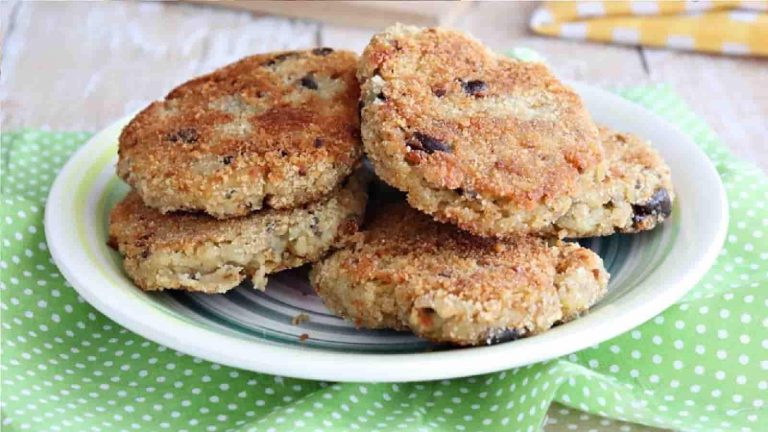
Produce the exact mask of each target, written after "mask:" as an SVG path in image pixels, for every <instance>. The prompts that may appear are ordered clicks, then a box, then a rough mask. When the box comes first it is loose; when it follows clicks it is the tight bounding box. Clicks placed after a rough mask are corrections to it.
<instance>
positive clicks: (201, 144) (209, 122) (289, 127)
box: [117, 48, 362, 218]
mask: <svg viewBox="0 0 768 432" xmlns="http://www.w3.org/2000/svg"><path fill="white" fill-rule="evenodd" d="M356 65H357V56H356V55H355V54H354V53H351V52H347V51H333V50H332V49H330V48H318V49H314V50H311V51H289V52H281V53H272V54H262V55H256V56H252V57H247V58H245V59H242V60H240V61H238V62H236V63H233V64H231V65H228V66H225V67H223V68H221V69H219V70H217V71H215V72H213V73H211V74H209V75H205V76H202V77H200V78H196V79H193V80H191V81H189V82H187V83H185V84H183V85H181V86H180V87H177V88H175V89H174V90H173V91H171V92H170V93H169V94H168V96H166V98H165V100H163V101H160V102H154V103H152V104H151V105H150V106H149V107H147V108H146V109H145V110H143V111H142V112H141V113H139V114H138V115H137V116H136V117H135V118H134V119H133V120H132V121H131V122H130V123H129V124H128V126H126V127H125V129H123V132H122V134H121V135H120V150H119V153H120V159H119V162H118V164H117V171H118V175H119V176H120V177H122V178H123V179H124V180H125V181H126V182H127V183H128V184H130V185H131V186H132V187H133V188H134V189H135V190H136V192H138V194H139V195H140V196H141V197H142V199H143V200H144V202H145V203H146V204H147V205H148V206H150V207H154V208H157V209H159V210H160V211H162V212H164V213H165V212H168V211H175V210H195V211H205V212H207V213H208V214H210V215H212V216H214V217H217V218H227V217H233V216H242V215H245V214H247V213H249V212H251V211H252V210H257V209H261V208H262V207H264V206H268V207H271V208H277V209H286V208H295V207H298V206H301V205H303V204H306V203H310V202H313V201H317V200H318V199H320V198H321V197H323V196H324V195H326V194H328V193H329V192H331V191H332V190H333V189H334V188H336V186H337V185H338V184H339V183H340V182H341V181H342V180H343V179H344V178H345V177H346V176H347V175H349V173H350V172H351V171H352V169H353V168H354V166H355V165H356V164H357V163H358V162H359V160H360V158H361V157H362V146H361V144H360V136H359V115H358V108H357V103H358V98H359V86H358V83H357V80H356V79H355V68H356Z"/></svg>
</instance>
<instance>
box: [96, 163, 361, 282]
mask: <svg viewBox="0 0 768 432" xmlns="http://www.w3.org/2000/svg"><path fill="white" fill-rule="evenodd" d="M365 178H366V176H364V175H362V174H354V175H353V176H352V177H351V178H350V179H349V180H348V181H347V183H346V185H344V186H341V187H339V188H338V189H337V190H336V191H334V192H332V193H331V194H330V195H329V196H328V198H326V199H325V200H323V201H320V202H317V203H313V204H309V205H307V206H304V207H302V208H298V209H292V210H276V209H268V210H263V211H260V212H256V213H252V214H250V215H248V216H243V217H239V218H231V219H227V220H218V219H215V218H212V217H210V216H208V215H206V214H202V213H197V214H193V213H167V214H163V213H161V212H160V211H158V210H156V209H153V208H150V207H147V206H146V205H144V203H143V202H142V201H141V197H140V196H139V195H138V194H137V193H135V192H131V193H129V194H128V196H126V197H125V199H124V200H123V201H122V202H120V203H119V204H118V205H117V206H116V207H115V208H114V209H113V210H112V214H111V217H110V226H109V234H110V244H111V245H112V246H113V247H115V248H116V249H117V250H118V251H119V252H120V253H121V254H122V255H123V256H124V261H123V266H124V268H125V271H126V273H128V275H129V276H130V277H131V279H133V281H134V282H135V283H136V285H138V286H139V287H140V288H141V289H144V290H146V291H158V290H165V289H182V290H187V291H199V292H205V293H222V292H225V291H227V290H229V289H231V288H234V287H236V286H237V285H239V284H240V283H241V282H242V281H243V280H244V279H245V278H246V277H250V278H251V279H252V281H253V285H254V287H256V288H258V289H264V287H265V286H266V284H267V278H266V276H267V275H268V274H270V273H275V272H278V271H280V270H284V269H289V268H292V267H298V266H300V265H302V264H305V263H308V262H313V261H316V260H318V259H320V258H321V257H322V256H323V254H325V253H326V252H327V251H328V250H329V249H331V248H332V247H333V246H334V245H336V244H339V243H340V242H343V241H344V239H345V238H347V237H348V236H350V235H352V234H354V233H355V232H356V231H357V227H358V224H359V223H360V221H361V218H362V216H363V212H364V210H365V203H366V198H367V194H366V191H365V183H366V180H365Z"/></svg>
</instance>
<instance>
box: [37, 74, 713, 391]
mask: <svg viewBox="0 0 768 432" xmlns="http://www.w3.org/2000/svg"><path fill="white" fill-rule="evenodd" d="M568 84H569V85H571V86H572V87H574V89H575V90H576V91H577V93H579V94H580V95H582V96H584V95H585V94H588V95H591V97H599V98H602V99H605V100H607V101H608V103H612V104H619V105H624V108H623V109H625V110H630V111H632V110H634V111H635V112H636V113H638V116H640V117H646V118H648V119H651V120H652V121H653V123H654V124H656V125H658V126H659V127H660V128H662V129H665V131H664V134H667V135H668V134H673V135H676V136H677V137H678V138H679V140H680V141H681V143H679V144H678V145H680V146H682V147H684V148H685V150H686V151H687V152H688V153H689V154H691V153H692V154H695V155H696V156H695V157H694V156H693V155H691V157H694V158H697V159H699V160H698V162H699V163H700V164H701V168H702V169H704V170H706V171H708V174H709V175H708V176H707V181H709V182H710V183H713V184H712V185H709V186H714V187H715V189H716V190H715V191H711V190H710V191H708V193H709V196H710V198H714V199H712V201H713V202H717V203H720V205H719V206H710V207H713V208H714V207H718V210H719V212H718V213H716V217H717V222H718V224H717V225H716V226H715V228H714V231H713V232H712V233H710V234H711V238H710V241H709V243H707V247H706V249H704V250H702V251H700V254H699V256H698V259H697V260H696V261H695V262H694V263H693V264H692V265H691V266H690V268H688V269H687V270H686V271H682V272H680V273H677V274H675V275H674V277H670V278H669V279H667V280H665V281H664V282H665V283H664V284H663V285H660V286H657V287H655V289H654V290H653V292H654V293H655V295H654V297H653V299H652V301H650V300H646V301H640V300H639V299H637V298H633V296H627V297H630V298H626V299H619V300H617V302H618V303H620V304H622V306H623V307H622V308H617V307H611V306H612V305H607V306H606V307H604V308H602V309H600V310H599V311H595V312H594V313H591V314H588V315H586V316H585V317H582V318H581V319H578V320H575V321H572V322H570V323H568V324H566V325H563V326H560V327H557V328H554V329H552V330H550V331H548V332H546V333H543V334H541V335H538V336H536V337H532V338H526V339H521V340H518V341H515V342H514V343H507V344H499V345H493V346H482V347H473V348H463V349H453V350H446V351H437V352H426V353H399V354H381V353H359V352H351V353H346V352H337V351H322V350H318V349H316V348H309V347H294V346H281V345H277V344H273V343H269V342H266V341H256V340H254V341H243V340H242V339H239V338H236V337H234V336H231V335H225V334H220V333H216V332H214V331H211V330H208V329H205V328H200V327H197V326H194V325H191V324H188V323H185V322H183V321H181V320H179V319H178V318H175V317H169V316H166V317H164V318H162V317H160V315H152V314H149V312H148V310H147V309H144V308H153V306H152V305H151V304H148V303H147V302H143V301H138V302H137V301H136V300H135V299H134V300H133V301H130V302H127V303H120V306H123V305H126V304H127V305H133V306H136V307H140V309H139V310H138V311H132V310H131V309H129V310H127V311H126V310H121V309H122V308H120V307H117V306H118V305H117V304H116V302H115V299H110V298H108V297H109V293H108V292H102V291H106V290H103V287H100V288H102V289H93V287H92V286H91V285H92V284H91V283H89V281H88V280H87V279H88V275H87V274H84V272H82V271H78V270H77V269H76V268H75V267H74V265H75V264H77V263H74V264H73V263H72V262H71V260H72V259H73V258H72V256H71V255H69V254H68V253H67V250H66V249H67V247H68V246H71V243H68V242H67V241H66V235H67V233H66V230H67V229H68V228H71V227H68V225H67V224H66V223H65V222H62V221H60V220H57V218H56V217H57V216H59V215H60V214H61V211H60V209H62V208H65V207H66V204H67V198H71V191H68V190H66V189H65V188H66V186H67V183H66V181H65V180H67V179H68V178H70V177H71V176H73V175H75V173H74V172H73V171H74V170H75V168H76V167H77V166H79V165H80V163H81V162H82V161H83V160H88V159H89V157H93V156H92V154H93V153H98V152H93V149H92V148H91V147H92V146H96V145H97V143H99V142H100V141H102V140H103V135H105V134H107V133H108V132H109V131H110V130H111V129H113V128H115V127H118V126H119V125H123V124H125V123H126V122H127V119H129V118H130V116H126V117H124V118H122V119H120V120H118V121H116V122H114V123H112V124H110V125H109V126H107V127H106V128H104V129H102V130H101V131H100V132H98V133H96V134H94V135H93V136H92V137H91V138H90V139H89V140H88V141H87V142H86V143H85V144H84V145H83V146H81V147H80V148H79V149H78V150H77V151H76V152H75V153H74V154H73V155H72V156H71V157H70V158H69V160H68V161H67V162H66V164H65V165H64V166H63V167H62V169H61V170H60V171H59V173H58V174H57V176H56V179H55V180H54V182H53V185H52V187H51V189H50V192H49V195H48V199H47V200H46V205H45V216H44V226H45V236H46V241H47V243H48V247H49V250H50V252H51V256H52V258H53V260H54V262H55V263H56V265H57V267H58V268H59V270H60V271H61V272H62V274H63V275H64V277H65V278H66V279H67V281H69V283H70V284H71V285H72V287H74V289H75V290H76V291H77V292H78V294H80V296H82V297H83V298H84V299H85V300H86V301H87V302H88V303H90V304H91V305H92V306H94V307H95V308H96V309H97V310H99V311H100V312H101V313H103V314H104V315H105V316H107V317H108V318H110V319H111V320H113V321H115V322H117V323H118V324H120V325H121V326H123V327H125V328H127V329H128V330H130V331H132V332H134V333H137V334H139V335H140V336H142V337H144V338H146V339H149V340H151V341H153V342H156V343H158V344H161V345H164V346H167V347H169V348H172V349H175V350H177V351H180V352H183V353H185V354H189V355H192V356H196V357H199V358H202V359H206V360H209V361H213V362H217V363H221V364H224V365H227V366H232V367H236V368H240V369H245V370H251V371H255V372H260V373H267V374H273V375H281V376H289V377H294V378H302V379H312V380H325V381H340V382H408V381H429V380H438V379H450V378H460V377H467V376H474V375H479V374H483V373H490V372H498V371H501V370H506V369H511V368H515V367H520V366H525V365H529V364H533V363H538V362H541V361H546V360H551V359H553V358H557V357H560V356H563V355H567V354H570V353H573V352H575V351H579V350H581V349H584V348H588V347H589V346H592V345H595V344H598V343H601V342H604V341H605V340H608V339H611V338H613V337H616V336H618V335H620V334H622V333H624V332H626V331H628V330H630V329H632V328H635V327H637V326H639V325H640V324H642V323H644V322H646V321H648V320H650V319H651V318H653V317H654V316H655V315H657V314H658V313H660V312H662V311H663V310H665V309H666V308H668V307H669V306H671V305H672V304H674V302H675V301H677V300H678V299H679V298H681V297H682V296H683V295H685V293H687V292H688V291H689V290H690V289H691V288H692V287H693V286H694V285H695V284H696V283H697V282H698V281H699V280H700V279H701V278H702V277H703V276H704V274H705V273H706V272H707V270H708V269H709V268H710V267H711V265H712V264H713V262H714V261H715V259H716V258H717V255H718V254H719V252H720V249H721V248H722V245H723V244H724V241H725V238H726V234H727V227H728V205H727V199H726V194H725V188H724V186H723V184H722V181H721V179H720V176H719V174H718V173H717V170H716V169H715V167H714V165H713V163H712V161H711V160H710V159H709V157H707V156H706V154H705V153H704V152H703V151H702V150H701V149H700V148H699V147H698V146H697V145H696V144H695V143H693V141H692V140H690V139H689V138H688V137H687V136H686V135H685V134H684V133H683V132H681V131H680V130H679V129H678V128H677V127H676V126H674V125H672V124H671V123H669V122H667V121H666V120H664V119H663V118H661V117H660V116H658V115H657V114H655V113H653V112H651V111H649V110H647V109H645V108H644V107H642V106H640V105H638V104H635V103H633V102H631V101H628V100H626V99H624V98H621V97H620V96H618V95H615V94H613V93H611V92H609V91H607V90H603V89H600V88H598V87H593V86H591V85H587V84H583V83H578V82H568ZM713 180H714V181H713ZM712 181H713V182H712ZM72 205H74V204H72ZM62 219H65V218H62ZM644 283H645V282H641V285H640V286H639V287H636V288H635V290H637V289H639V288H640V287H641V286H642V284H644ZM123 300H125V299H123ZM140 304H141V305H143V306H139V305H140ZM142 310H143V311H144V312H147V314H146V315H142V314H137V313H136V312H140V311H142ZM627 311H631V312H632V313H630V314H627V313H626V312H627ZM167 325H169V326H171V327H165V326H167ZM561 335H562V336H567V337H560V338H559V340H558V336H561ZM554 341H557V343H553V342H554ZM542 346H544V348H542ZM480 359H482V361H477V360H480Z"/></svg>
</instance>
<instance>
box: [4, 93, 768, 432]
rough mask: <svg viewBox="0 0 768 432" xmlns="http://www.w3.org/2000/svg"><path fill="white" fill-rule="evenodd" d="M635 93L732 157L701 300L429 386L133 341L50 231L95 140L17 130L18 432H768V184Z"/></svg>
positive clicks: (9, 408)
mask: <svg viewBox="0 0 768 432" xmlns="http://www.w3.org/2000/svg"><path fill="white" fill-rule="evenodd" d="M619 93H620V94H621V95H622V96H624V97H626V98H627V99H630V100H633V101H635V102H638V103H640V104H642V105H644V106H646V107H648V108H649V109H651V110H653V111H655V112H657V113H659V114H660V115H662V116H663V117H665V118H666V119H668V120H669V121H671V122H672V123H675V124H676V125H678V126H679V127H680V128H681V129H682V130H683V131H685V132H686V133H687V134H689V135H690V136H691V137H692V138H693V139H694V140H695V141H696V142H697V143H698V144H699V145H700V146H701V148H702V149H704V151H705V152H707V154H708V155H709V156H710V157H711V158H712V160H713V161H715V163H716V166H717V169H718V171H719V172H720V175H721V176H722V179H723V182H724V183H725V186H726V191H727V193H728V199H729V203H730V210H731V221H730V227H729V235H728V239H727V242H726V246H725V249H724V250H723V251H722V253H721V255H720V257H719V258H718V260H717V262H716V264H715V265H714V267H713V268H712V269H711V270H710V271H709V273H708V274H707V275H706V276H705V277H704V279H703V280H702V281H701V282H700V283H699V284H698V285H697V286H696V288H695V289H694V290H693V291H692V292H691V293H690V294H689V295H688V296H687V297H686V298H684V299H683V300H681V301H680V302H678V303H677V304H676V305H674V306H672V307H670V308H669V309H668V310H666V311H665V312H664V313H662V314H661V315H659V316H657V317H656V318H655V319H653V320H651V321H649V322H647V323H646V324H644V325H642V326H640V327H638V328H637V329H635V330H633V331H630V332H628V333H626V334H624V335H621V336H619V337H617V338H615V339H613V340H610V341H607V342H605V343H602V344H600V345H598V346H595V347H592V348H589V349H586V350H584V351H581V352H579V353H576V354H572V355H570V356H567V357H564V358H561V359H557V360H553V361H548V362H544V363H540V364H536V365H532V366H528V367H523V368H519V369H514V370H508V371H505V372H500V373H493V374H489V375H484V376H478V377H473V378H467V379H455V380H450V381H436V382H424V383H407V384H331V383H321V382H313V381H305V380H297V379H290V378H281V377H276V376H269V375H264V374H259V373H255V372H248V371H243V370H237V369H233V368H229V367H225V366H220V365H218V364H214V363H210V362H207V361H205V360H201V359H198V358H193V357H190V356H188V355H185V354H182V353H179V352H176V351H174V350H171V349H167V348H165V347H163V346H160V345H157V344H155V343H153V342H149V341H147V340H145V339H143V338H141V337H140V336H137V335H135V334H133V333H131V332H130V331H128V330H126V329H124V328H121V327H120V326H119V325H117V324H115V323H114V322H112V321H110V319H109V318H107V317H105V316H103V315H102V314H100V313H99V312H98V311H96V310H95V309H94V308H93V307H91V306H90V305H88V304H87V303H85V302H84V301H83V300H82V299H81V298H80V297H79V296H78V295H77V293H76V292H75V291H74V290H73V289H72V288H71V286H70V285H68V284H67V282H66V281H65V280H64V279H63V277H62V276H61V274H60V273H59V272H58V271H57V269H56V267H55V266H54V265H53V263H52V262H51V258H50V255H49V254H48V251H47V248H46V244H45V236H44V233H43V222H42V221H43V209H44V205H45V198H46V195H47V192H48V188H49V186H50V184H51V182H52V181H53V179H54V177H55V174H56V172H57V170H58V169H59V168H60V167H61V166H62V164H63V163H64V162H65V161H66V159H67V157H68V156H69V155H70V154H71V153H72V152H73V151H74V150H75V149H77V147H78V146H79V145H81V144H82V143H83V141H84V140H85V139H87V138H88V134H85V133H50V132H40V131H22V132H18V133H7V134H3V136H2V215H0V226H2V257H1V261H0V271H2V278H1V282H0V289H1V290H2V291H0V294H1V296H2V304H1V305H0V307H1V313H2V339H3V340H2V403H3V404H2V413H3V420H2V422H3V424H4V429H5V430H8V431H16V430H36V431H47V430H51V431H75V430H76V431H114V430H144V431H147V430H149V431H155V430H164V429H167V430H173V431H183V430H189V431H198V430H204V431H245V430H259V431H316V430H326V431H331V430H333V431H346V430H361V431H372V430H380V431H389V430H400V429H403V430H409V431H417V430H418V431H456V430H458V431H462V430H466V431H481V430H488V431H497V430H509V431H534V430H538V429H539V428H540V427H541V425H542V423H543V421H544V418H545V414H546V412H547V408H548V406H549V405H550V403H551V402H552V401H558V402H560V403H561V404H563V405H566V406H569V407H572V408H576V409H580V410H583V411H587V412H590V413H594V414H598V415H601V416H606V417H611V418H617V419H623V420H626V421H629V422H637V423H643V424H647V425H654V426H659V427H667V428H673V429H682V430H691V431H698V430H700V431H718V430H721V431H741V430H743V431H747V430H754V431H757V430H765V428H766V424H768V415H767V413H766V411H765V398H766V397H767V396H768V391H766V390H768V331H766V327H768V312H767V311H768V293H767V292H766V289H767V288H768V275H766V270H768V242H767V241H766V236H768V209H766V201H768V194H767V192H768V180H767V179H766V176H765V175H764V174H763V173H762V172H761V171H760V170H759V169H757V168H755V167H754V166H752V165H750V164H749V163H746V162H742V161H739V160H737V159H736V158H734V157H733V156H731V155H730V154H729V153H728V151H727V150H726V148H725V147H724V146H723V145H721V144H720V143H718V141H717V139H716V138H715V136H714V135H713V134H712V132H710V130H709V129H708V128H707V127H706V126H705V125H704V123H702V121H701V120H699V119H697V118H696V117H695V116H694V115H693V114H692V113H691V112H690V111H689V110H688V109H687V108H686V107H685V106H684V105H683V103H682V102H681V101H680V100H679V99H678V98H677V97H676V96H675V95H674V94H673V93H672V92H671V91H670V90H669V89H668V88H666V87H642V88H632V89H627V90H622V91H619ZM682 199H684V197H682ZM699 217H707V215H699ZM649 301H652V299H649Z"/></svg>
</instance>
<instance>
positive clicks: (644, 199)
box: [553, 127, 675, 237]
mask: <svg viewBox="0 0 768 432" xmlns="http://www.w3.org/2000/svg"><path fill="white" fill-rule="evenodd" d="M600 138H601V141H602V143H603V149H604V151H605V157H606V159H607V161H608V170H607V172H606V175H605V177H604V178H603V179H602V180H601V181H599V182H598V183H597V184H596V185H595V186H594V187H588V188H584V189H583V190H582V191H581V193H580V194H579V195H577V196H576V197H574V199H573V204H572V205H571V207H570V209H568V211H567V212H566V214H565V215H563V216H562V217H560V218H559V219H558V220H557V222H555V224H554V225H553V232H554V233H557V234H558V235H559V236H561V237H592V236H603V235H610V234H613V233H615V232H622V233H634V232H639V231H645V230H650V229H653V228H654V227H656V225H658V224H660V223H661V222H663V221H664V220H665V219H666V218H668V217H669V215H670V214H671V213H672V203H673V201H674V198H675V193H674V190H673V188H672V178H671V175H670V170H669V166H667V164H666V163H665V162H664V160H663V159H662V158H661V156H660V155H659V153H658V152H656V150H655V149H654V148H653V147H651V144H650V143H649V142H647V141H645V140H643V139H641V138H640V137H637V136H635V135H632V134H628V133H621V132H616V131H613V130H611V129H608V128H604V127H601V128H600Z"/></svg>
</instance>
